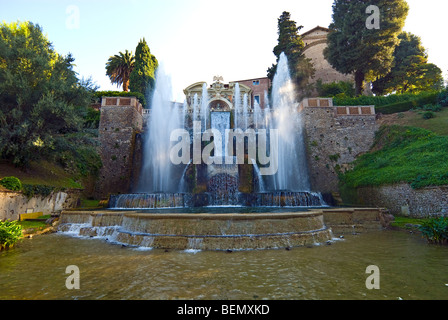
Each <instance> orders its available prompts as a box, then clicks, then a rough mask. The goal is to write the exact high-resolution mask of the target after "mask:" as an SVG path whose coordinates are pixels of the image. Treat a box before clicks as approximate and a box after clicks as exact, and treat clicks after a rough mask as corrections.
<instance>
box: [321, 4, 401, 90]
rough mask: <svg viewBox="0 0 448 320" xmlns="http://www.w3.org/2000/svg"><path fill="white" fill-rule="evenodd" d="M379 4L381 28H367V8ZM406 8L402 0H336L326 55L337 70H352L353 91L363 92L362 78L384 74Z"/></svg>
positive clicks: (389, 61) (396, 43)
mask: <svg viewBox="0 0 448 320" xmlns="http://www.w3.org/2000/svg"><path fill="white" fill-rule="evenodd" d="M371 5H374V6H376V7H377V8H379V10H380V13H379V17H380V24H379V26H380V28H379V29H376V28H367V25H366V21H367V20H368V19H369V16H370V15H369V13H367V8H368V7H369V6H371ZM408 11H409V6H408V4H407V3H406V1H404V0H335V1H334V3H333V22H332V23H331V24H330V29H331V30H332V31H331V32H330V34H329V35H328V47H327V48H326V49H325V51H324V55H325V58H326V59H327V60H328V61H329V63H330V64H331V65H332V66H333V67H334V68H335V69H336V70H337V71H339V72H341V73H344V74H352V73H353V74H354V76H355V86H356V93H357V94H358V95H359V94H361V93H362V92H363V89H364V81H365V80H366V79H368V80H373V79H375V78H377V77H380V76H384V75H385V74H387V73H388V72H389V71H390V69H391V67H392V64H393V61H394V57H393V53H394V50H395V47H396V46H397V45H398V44H399V39H398V35H399V34H400V32H401V30H402V28H403V26H404V24H405V20H406V17H407V14H408Z"/></svg>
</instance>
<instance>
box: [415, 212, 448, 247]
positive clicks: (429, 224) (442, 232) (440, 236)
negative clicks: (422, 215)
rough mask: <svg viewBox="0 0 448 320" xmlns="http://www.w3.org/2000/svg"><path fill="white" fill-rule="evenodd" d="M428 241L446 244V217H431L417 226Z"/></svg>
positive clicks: (447, 219)
mask: <svg viewBox="0 0 448 320" xmlns="http://www.w3.org/2000/svg"><path fill="white" fill-rule="evenodd" d="M419 229H420V231H421V232H422V234H423V236H424V237H426V239H427V240H428V241H429V242H430V243H434V244H448V218H446V217H440V218H432V219H429V220H428V221H426V222H424V223H423V224H422V226H421V227H420V228H419Z"/></svg>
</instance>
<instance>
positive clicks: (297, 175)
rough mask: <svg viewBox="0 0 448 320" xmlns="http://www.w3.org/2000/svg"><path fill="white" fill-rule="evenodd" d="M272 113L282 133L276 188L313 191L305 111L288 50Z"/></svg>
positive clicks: (281, 64) (280, 65) (274, 89)
mask: <svg viewBox="0 0 448 320" xmlns="http://www.w3.org/2000/svg"><path fill="white" fill-rule="evenodd" d="M272 112H273V113H274V114H273V116H274V119H273V121H272V122H271V123H270V125H271V126H273V127H274V128H276V129H277V130H278V133H279V149H278V152H279V157H278V163H279V167H278V172H277V174H276V175H275V177H274V190H290V191H309V190H310V189H311V188H310V182H309V177H308V167H307V163H306V149H305V142H304V136H303V123H302V114H301V112H299V111H298V103H297V102H296V100H295V90H294V84H293V82H292V81H291V77H290V74H289V69H288V59H287V57H286V55H285V54H284V53H282V54H281V55H280V59H279V61H278V65H277V73H276V75H275V77H274V80H273V84H272Z"/></svg>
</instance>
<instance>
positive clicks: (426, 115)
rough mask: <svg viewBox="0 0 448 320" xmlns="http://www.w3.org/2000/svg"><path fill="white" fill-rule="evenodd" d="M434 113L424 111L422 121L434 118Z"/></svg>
mask: <svg viewBox="0 0 448 320" xmlns="http://www.w3.org/2000/svg"><path fill="white" fill-rule="evenodd" d="M434 117H435V115H434V112H432V111H426V112H425V113H423V119H425V120H428V119H432V118H434Z"/></svg>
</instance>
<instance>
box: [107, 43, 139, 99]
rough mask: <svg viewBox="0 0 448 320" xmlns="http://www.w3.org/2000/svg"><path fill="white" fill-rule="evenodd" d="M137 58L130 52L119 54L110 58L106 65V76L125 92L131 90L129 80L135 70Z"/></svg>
mask: <svg viewBox="0 0 448 320" xmlns="http://www.w3.org/2000/svg"><path fill="white" fill-rule="evenodd" d="M134 64H135V57H134V55H133V54H132V52H129V51H128V50H126V51H125V53H123V52H119V53H118V54H116V55H114V56H112V57H110V58H109V60H108V61H107V63H106V75H107V76H108V77H109V78H110V81H111V82H112V83H113V84H116V85H117V86H121V85H122V86H123V91H128V90H129V78H130V76H131V73H132V70H133V69H134Z"/></svg>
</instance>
